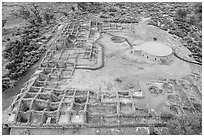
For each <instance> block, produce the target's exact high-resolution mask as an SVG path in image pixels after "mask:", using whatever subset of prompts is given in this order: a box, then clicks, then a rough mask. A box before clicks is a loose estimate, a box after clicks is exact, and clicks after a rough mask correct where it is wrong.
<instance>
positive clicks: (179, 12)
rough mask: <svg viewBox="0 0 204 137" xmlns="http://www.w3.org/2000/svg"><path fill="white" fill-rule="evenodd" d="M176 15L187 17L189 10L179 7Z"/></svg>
mask: <svg viewBox="0 0 204 137" xmlns="http://www.w3.org/2000/svg"><path fill="white" fill-rule="evenodd" d="M176 15H177V17H178V18H185V17H186V16H187V11H186V10H183V9H178V10H177V12H176Z"/></svg>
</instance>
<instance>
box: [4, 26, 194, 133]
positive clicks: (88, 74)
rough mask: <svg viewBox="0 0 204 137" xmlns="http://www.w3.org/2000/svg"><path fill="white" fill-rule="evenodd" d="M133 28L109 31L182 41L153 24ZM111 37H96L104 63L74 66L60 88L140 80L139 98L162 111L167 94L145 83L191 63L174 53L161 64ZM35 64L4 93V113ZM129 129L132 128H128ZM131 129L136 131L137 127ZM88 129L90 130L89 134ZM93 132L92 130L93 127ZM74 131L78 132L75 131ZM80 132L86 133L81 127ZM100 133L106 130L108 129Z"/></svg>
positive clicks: (178, 73)
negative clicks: (141, 95)
mask: <svg viewBox="0 0 204 137" xmlns="http://www.w3.org/2000/svg"><path fill="white" fill-rule="evenodd" d="M132 28H133V29H124V30H123V31H122V32H113V33H111V34H113V35H117V36H121V37H125V38H126V39H128V41H130V43H133V42H134V41H136V40H137V41H138V42H141V41H142V42H146V41H150V40H152V39H153V38H154V37H157V38H158V41H160V42H162V43H165V44H166V45H168V46H171V47H176V46H180V45H181V43H179V42H178V41H177V40H175V39H173V38H172V36H171V35H169V34H168V33H166V32H164V31H163V30H160V29H158V28H156V27H153V26H147V25H146V24H139V25H132ZM111 37H112V36H111V35H109V34H102V37H101V38H100V39H99V43H100V44H102V45H103V46H104V47H105V66H104V67H103V68H101V69H98V70H94V71H90V70H75V74H74V76H73V79H72V80H71V82H70V83H69V84H67V85H66V86H65V87H63V88H66V87H69V88H70V87H72V88H77V89H83V90H84V89H90V90H94V91H98V92H100V91H122V90H124V88H125V87H127V86H128V85H134V84H137V82H138V81H139V84H140V86H141V89H142V91H145V92H144V96H145V99H143V100H142V102H145V103H146V104H147V105H148V107H149V108H150V109H153V110H154V111H156V112H160V111H162V109H163V108H162V106H163V105H164V104H166V96H157V97H153V96H152V95H150V93H149V92H148V89H147V87H146V85H145V83H146V82H147V81H150V80H155V79H156V80H158V79H160V78H161V79H170V78H174V79H175V78H178V79H179V78H182V77H184V76H186V75H188V74H191V67H190V64H189V63H187V62H184V61H182V60H179V59H178V58H176V57H173V61H172V62H170V63H169V64H168V65H161V64H159V63H155V62H153V61H150V60H148V59H145V58H143V57H140V56H134V55H132V54H131V53H130V51H131V49H130V46H129V45H128V44H127V43H126V42H123V43H120V44H118V43H113V42H112V41H111ZM38 64H39V63H37V64H36V65H34V66H33V67H32V68H31V69H30V71H28V72H29V73H28V74H26V75H25V76H24V77H22V78H21V79H20V80H19V82H18V83H19V84H17V87H15V89H11V90H9V91H7V92H4V93H3V95H2V98H3V100H2V102H3V104H2V106H3V110H5V111H4V112H3V116H4V113H6V109H7V108H8V106H9V105H10V103H11V102H12V98H13V96H15V95H16V94H17V93H18V92H19V91H20V89H21V87H22V85H23V83H24V82H26V81H27V80H28V79H29V77H30V76H31V75H32V74H33V73H34V71H35V69H36V68H37V66H38ZM117 78H120V79H121V80H122V82H121V83H120V84H118V83H117V82H116V79H117ZM5 119H7V117H6V116H5V117H3V122H4V120H5ZM110 130H111V129H110ZM128 130H131V128H129V129H128ZM128 130H125V132H129V131H128ZM133 130H134V131H135V130H136V129H133ZM114 131H115V130H114ZM90 133H91V131H90V132H89V133H88V134H90ZM93 133H95V131H94V132H93ZM101 133H102V132H101ZM130 133H131V134H132V133H133V132H132V131H130ZM76 134H80V133H78V132H76ZM83 134H86V133H85V132H84V131H83ZM102 134H108V131H107V133H102ZM121 134H123V133H121ZM124 134H125V133H124Z"/></svg>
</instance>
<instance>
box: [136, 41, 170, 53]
mask: <svg viewBox="0 0 204 137" xmlns="http://www.w3.org/2000/svg"><path fill="white" fill-rule="evenodd" d="M136 49H138V50H142V51H143V52H145V53H147V54H150V55H154V56H168V55H170V54H171V53H172V49H171V48H170V47H168V46H166V45H165V44H162V43H159V42H155V41H149V42H144V43H142V44H141V45H139V46H137V47H136Z"/></svg>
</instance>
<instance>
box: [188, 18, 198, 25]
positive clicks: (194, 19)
mask: <svg viewBox="0 0 204 137" xmlns="http://www.w3.org/2000/svg"><path fill="white" fill-rule="evenodd" d="M197 21H198V19H197V18H196V17H195V16H191V17H190V19H189V24H191V25H196V24H197Z"/></svg>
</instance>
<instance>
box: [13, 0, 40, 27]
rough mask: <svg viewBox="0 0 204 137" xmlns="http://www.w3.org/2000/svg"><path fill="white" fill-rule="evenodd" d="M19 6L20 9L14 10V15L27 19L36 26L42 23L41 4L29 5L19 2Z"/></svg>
mask: <svg viewBox="0 0 204 137" xmlns="http://www.w3.org/2000/svg"><path fill="white" fill-rule="evenodd" d="M17 6H19V7H20V9H19V10H18V11H14V10H13V11H12V13H11V14H12V15H14V16H16V17H20V18H22V19H25V20H26V21H28V22H29V23H30V24H32V25H34V26H37V25H39V24H42V17H41V14H40V9H39V6H38V5H37V4H35V3H29V4H27V5H21V4H19V5H17Z"/></svg>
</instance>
